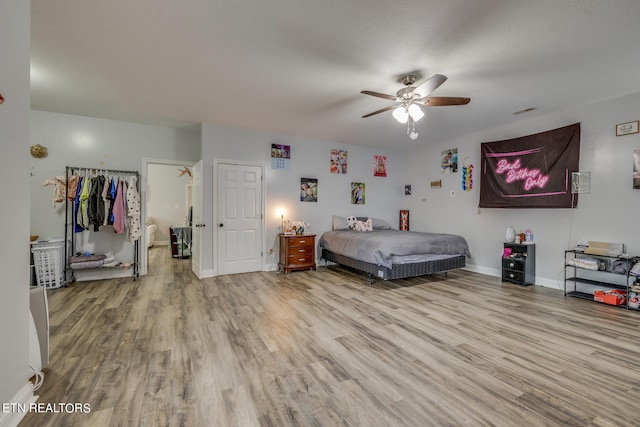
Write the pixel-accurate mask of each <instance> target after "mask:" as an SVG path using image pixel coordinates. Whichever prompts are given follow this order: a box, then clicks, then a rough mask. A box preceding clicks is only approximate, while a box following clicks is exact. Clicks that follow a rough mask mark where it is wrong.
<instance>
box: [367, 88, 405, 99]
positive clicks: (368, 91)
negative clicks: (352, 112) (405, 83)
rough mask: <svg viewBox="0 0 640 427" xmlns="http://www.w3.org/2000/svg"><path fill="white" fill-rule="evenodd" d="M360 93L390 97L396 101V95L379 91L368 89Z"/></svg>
mask: <svg viewBox="0 0 640 427" xmlns="http://www.w3.org/2000/svg"><path fill="white" fill-rule="evenodd" d="M360 93H363V94H365V95H371V96H377V97H378V98H384V99H390V100H391V101H397V100H398V97H397V96H394V95H387V94H384V93H380V92H372V91H370V90H363V91H361V92H360Z"/></svg>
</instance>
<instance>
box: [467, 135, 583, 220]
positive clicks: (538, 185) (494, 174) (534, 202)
mask: <svg viewBox="0 0 640 427" xmlns="http://www.w3.org/2000/svg"><path fill="white" fill-rule="evenodd" d="M480 150H481V153H480V160H481V165H482V170H481V174H480V205H479V206H480V207H481V208H572V207H576V206H578V195H577V194H571V173H572V172H578V164H579V161H580V123H576V124H573V125H570V126H565V127H562V128H559V129H554V130H550V131H547V132H541V133H537V134H534V135H528V136H523V137H520V138H515V139H509V140H504V141H494V142H483V143H482V144H481V148H480Z"/></svg>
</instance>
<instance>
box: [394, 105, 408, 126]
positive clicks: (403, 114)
mask: <svg viewBox="0 0 640 427" xmlns="http://www.w3.org/2000/svg"><path fill="white" fill-rule="evenodd" d="M393 117H394V118H395V119H396V120H397V121H398V122H400V123H407V120H409V113H408V112H407V110H406V108H404V107H403V106H400V107H398V108H396V109H395V110H393Z"/></svg>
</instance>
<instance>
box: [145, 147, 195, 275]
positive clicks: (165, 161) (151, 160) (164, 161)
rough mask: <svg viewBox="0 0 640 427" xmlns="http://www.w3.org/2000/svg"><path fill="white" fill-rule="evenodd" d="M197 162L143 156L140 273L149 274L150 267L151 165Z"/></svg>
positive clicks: (191, 164) (183, 164) (177, 164)
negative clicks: (149, 197)
mask: <svg viewBox="0 0 640 427" xmlns="http://www.w3.org/2000/svg"><path fill="white" fill-rule="evenodd" d="M195 163H196V162H188V161H182V160H170V159H154V158H149V157H143V158H142V162H141V166H140V207H141V209H140V215H141V219H144V220H143V221H141V222H142V223H143V224H144V232H143V233H142V236H140V244H141V245H142V248H143V249H144V256H142V257H140V269H139V271H140V275H141V276H144V275H145V274H147V267H148V261H149V260H148V257H147V255H148V251H147V229H146V225H147V192H148V190H149V182H148V178H149V165H169V166H172V165H175V166H193V165H194V164H195Z"/></svg>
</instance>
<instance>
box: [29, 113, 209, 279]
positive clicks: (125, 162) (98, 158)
mask: <svg viewBox="0 0 640 427" xmlns="http://www.w3.org/2000/svg"><path fill="white" fill-rule="evenodd" d="M31 143H32V144H41V145H44V146H46V147H47V149H48V153H49V155H48V157H46V158H43V159H34V158H32V159H31V167H32V174H33V176H32V177H31V179H30V181H31V183H30V188H31V206H32V209H31V215H30V217H31V232H32V233H33V234H38V235H39V236H40V237H41V238H45V237H56V236H58V237H61V236H63V235H64V213H65V206H64V204H58V205H57V207H56V208H53V207H52V195H53V187H50V186H48V187H44V186H43V185H42V183H43V182H44V181H45V180H46V179H47V178H49V177H51V176H56V175H64V174H65V166H74V167H82V168H84V167H87V168H95V169H115V170H126V171H138V172H141V178H140V183H139V184H140V188H141V204H142V206H143V218H146V213H145V212H144V206H145V197H146V191H145V185H146V176H145V175H144V173H142V171H141V165H142V159H143V158H157V159H167V160H178V161H190V162H194V161H197V160H199V158H200V151H201V143H200V131H199V130H197V131H191V130H177V129H172V128H165V127H160V126H149V125H142V124H136V123H127V122H120V121H115V120H105V119H96V118H91V117H83V116H75V115H69V114H58V113H50V112H44V111H32V112H31ZM181 203H184V202H181ZM78 237H79V238H81V239H82V242H81V244H82V247H80V248H79V249H81V250H83V251H91V252H100V253H104V252H106V251H113V252H114V253H115V255H116V258H117V259H118V260H120V261H130V260H131V254H132V253H133V250H132V245H131V244H129V243H128V242H127V241H126V237H124V236H123V235H116V234H114V233H113V232H110V231H109V229H108V228H105V229H104V230H102V231H100V232H93V231H85V232H83V233H81V235H80V236H78ZM143 259H144V258H143ZM143 263H144V261H143ZM142 271H145V269H144V266H143V268H142ZM94 273H95V274H94ZM96 274H97V275H96ZM123 274H124V273H123ZM127 274H128V273H127ZM77 276H79V279H81V280H82V279H92V278H96V277H102V276H103V274H102V273H100V272H96V271H95V270H94V271H91V272H88V271H83V272H79V273H78V274H77Z"/></svg>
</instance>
